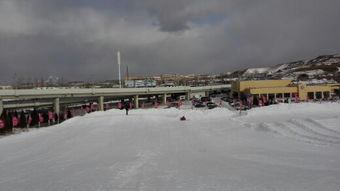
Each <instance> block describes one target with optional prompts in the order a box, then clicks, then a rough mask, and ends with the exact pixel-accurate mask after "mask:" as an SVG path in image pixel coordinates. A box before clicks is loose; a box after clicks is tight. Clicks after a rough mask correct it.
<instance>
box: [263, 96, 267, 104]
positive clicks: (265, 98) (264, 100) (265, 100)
mask: <svg viewBox="0 0 340 191" xmlns="http://www.w3.org/2000/svg"><path fill="white" fill-rule="evenodd" d="M266 103H267V96H264V97H263V104H266Z"/></svg>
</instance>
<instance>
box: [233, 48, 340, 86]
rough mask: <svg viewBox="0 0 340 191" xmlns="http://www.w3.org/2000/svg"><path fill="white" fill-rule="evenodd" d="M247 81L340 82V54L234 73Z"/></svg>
mask: <svg viewBox="0 0 340 191" xmlns="http://www.w3.org/2000/svg"><path fill="white" fill-rule="evenodd" d="M233 75H234V76H235V77H237V76H240V77H242V78H245V79H291V80H299V81H304V82H306V83H336V82H340V54H336V55H323V56H319V57H317V58H314V59H311V60H301V61H295V62H290V63H284V64H278V65H275V66H272V67H267V68H248V69H246V70H240V71H236V72H234V73H233Z"/></svg>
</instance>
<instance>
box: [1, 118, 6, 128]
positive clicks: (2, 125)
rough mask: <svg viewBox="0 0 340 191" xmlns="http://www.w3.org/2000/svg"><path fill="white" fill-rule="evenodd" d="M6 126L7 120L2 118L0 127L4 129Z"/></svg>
mask: <svg viewBox="0 0 340 191" xmlns="http://www.w3.org/2000/svg"><path fill="white" fill-rule="evenodd" d="M5 127H6V126H5V121H4V120H2V119H0V129H3V128H5Z"/></svg>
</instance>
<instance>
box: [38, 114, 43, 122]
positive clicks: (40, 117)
mask: <svg viewBox="0 0 340 191" xmlns="http://www.w3.org/2000/svg"><path fill="white" fill-rule="evenodd" d="M38 117H39V122H40V123H43V122H44V117H43V116H42V115H41V113H39V114H38Z"/></svg>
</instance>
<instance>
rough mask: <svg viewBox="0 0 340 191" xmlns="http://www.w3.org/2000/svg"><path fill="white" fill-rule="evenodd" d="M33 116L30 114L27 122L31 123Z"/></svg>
mask: <svg viewBox="0 0 340 191" xmlns="http://www.w3.org/2000/svg"><path fill="white" fill-rule="evenodd" d="M32 120H33V118H32V117H31V116H28V120H27V124H28V125H31V123H32Z"/></svg>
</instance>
